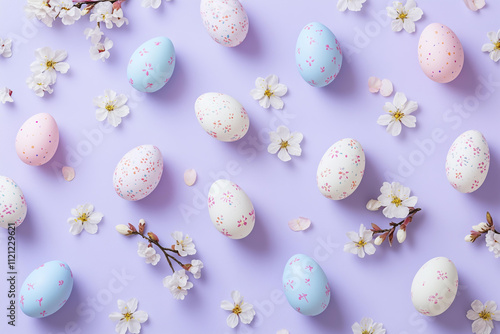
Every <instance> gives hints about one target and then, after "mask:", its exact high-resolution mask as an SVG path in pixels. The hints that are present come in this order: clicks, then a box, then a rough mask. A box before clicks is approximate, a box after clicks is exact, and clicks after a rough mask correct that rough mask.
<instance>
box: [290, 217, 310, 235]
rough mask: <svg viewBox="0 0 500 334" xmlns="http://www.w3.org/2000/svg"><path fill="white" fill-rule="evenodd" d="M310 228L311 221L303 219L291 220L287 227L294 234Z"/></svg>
mask: <svg viewBox="0 0 500 334" xmlns="http://www.w3.org/2000/svg"><path fill="white" fill-rule="evenodd" d="M310 226H311V220H310V219H308V218H304V217H299V218H296V219H292V220H290V221H289V222H288V227H289V228H290V229H291V230H292V231H295V232H298V231H305V230H307V229H308V228H309V227H310Z"/></svg>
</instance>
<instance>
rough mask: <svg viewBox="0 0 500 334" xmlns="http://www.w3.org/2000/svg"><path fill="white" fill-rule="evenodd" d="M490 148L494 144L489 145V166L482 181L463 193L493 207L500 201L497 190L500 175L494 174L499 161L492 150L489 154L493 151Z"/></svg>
mask: <svg viewBox="0 0 500 334" xmlns="http://www.w3.org/2000/svg"><path fill="white" fill-rule="evenodd" d="M492 148H493V149H494V148H495V146H494V145H493V147H491V145H490V167H489V169H488V175H487V176H486V179H485V180H484V183H483V184H482V185H481V187H480V188H479V189H478V190H476V191H475V192H473V193H471V194H464V195H466V196H470V197H471V199H472V200H473V201H475V202H477V203H478V204H479V203H481V204H482V203H487V204H488V205H490V206H491V207H492V208H493V207H496V206H497V205H498V202H500V192H499V191H498V189H500V177H498V175H496V171H497V170H499V169H500V162H499V161H498V157H497V155H496V154H495V153H494V152H493V154H491V153H492V151H493V150H492Z"/></svg>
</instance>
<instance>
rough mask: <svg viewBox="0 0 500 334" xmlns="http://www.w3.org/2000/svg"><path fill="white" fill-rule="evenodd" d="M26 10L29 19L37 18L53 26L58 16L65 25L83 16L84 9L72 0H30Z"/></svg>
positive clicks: (48, 25)
mask: <svg viewBox="0 0 500 334" xmlns="http://www.w3.org/2000/svg"><path fill="white" fill-rule="evenodd" d="M24 10H25V12H26V16H27V17H28V18H29V19H31V18H36V19H38V20H40V21H42V22H43V23H45V25H47V27H52V23H53V22H54V21H55V20H56V18H60V19H61V21H62V23H63V24H64V25H71V24H73V23H75V22H76V21H78V20H79V19H80V18H81V17H82V11H81V10H80V8H79V6H75V4H74V3H73V1H72V0H28V4H27V5H26V6H25V7H24Z"/></svg>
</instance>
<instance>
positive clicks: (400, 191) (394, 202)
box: [377, 182, 418, 218]
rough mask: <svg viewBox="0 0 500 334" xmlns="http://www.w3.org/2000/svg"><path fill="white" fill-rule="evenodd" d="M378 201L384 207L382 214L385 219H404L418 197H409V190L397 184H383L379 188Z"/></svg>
mask: <svg viewBox="0 0 500 334" xmlns="http://www.w3.org/2000/svg"><path fill="white" fill-rule="evenodd" d="M380 192H381V194H380V196H379V197H378V199H377V200H378V201H379V202H380V205H381V206H384V207H385V208H384V210H383V211H382V213H383V214H384V216H386V217H387V218H406V217H407V216H408V214H409V213H410V209H409V208H412V207H415V205H416V204H417V200H418V197H417V196H411V197H410V192H411V190H410V188H408V187H404V186H403V185H401V184H400V183H399V182H392V183H389V182H384V184H383V185H382V187H381V188H380Z"/></svg>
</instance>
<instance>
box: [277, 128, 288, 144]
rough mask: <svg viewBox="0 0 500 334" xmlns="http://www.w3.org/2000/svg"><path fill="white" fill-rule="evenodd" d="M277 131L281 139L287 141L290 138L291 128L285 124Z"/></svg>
mask: <svg viewBox="0 0 500 334" xmlns="http://www.w3.org/2000/svg"><path fill="white" fill-rule="evenodd" d="M276 133H277V134H278V136H280V138H281V140H283V141H287V140H289V139H290V130H289V129H288V128H287V127H286V126H284V125H280V126H278V129H277V130H276Z"/></svg>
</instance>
